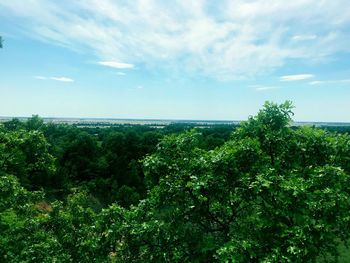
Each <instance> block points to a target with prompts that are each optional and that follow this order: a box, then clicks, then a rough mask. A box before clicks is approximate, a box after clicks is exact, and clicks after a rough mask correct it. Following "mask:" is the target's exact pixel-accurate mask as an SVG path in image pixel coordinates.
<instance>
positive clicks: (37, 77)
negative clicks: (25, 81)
mask: <svg viewBox="0 0 350 263" xmlns="http://www.w3.org/2000/svg"><path fill="white" fill-rule="evenodd" d="M33 78H35V79H40V80H47V77H44V76H34V77H33Z"/></svg>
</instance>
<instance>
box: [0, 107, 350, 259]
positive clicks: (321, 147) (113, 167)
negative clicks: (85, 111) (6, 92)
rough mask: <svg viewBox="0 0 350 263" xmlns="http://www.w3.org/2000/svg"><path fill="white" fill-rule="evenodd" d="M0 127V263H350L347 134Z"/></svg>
mask: <svg viewBox="0 0 350 263" xmlns="http://www.w3.org/2000/svg"><path fill="white" fill-rule="evenodd" d="M292 117H293V105H292V103H291V102H289V101H286V102H284V103H282V104H276V103H272V102H266V103H265V104H264V105H263V107H262V109H261V110H260V111H259V112H258V113H257V114H256V115H255V116H251V117H249V118H248V120H246V121H244V122H242V123H241V124H240V125H213V126H210V127H206V128H197V127H195V126H193V125H191V124H171V125H168V126H166V127H164V128H162V129H157V128H154V127H150V126H147V125H146V126H142V125H117V126H113V127H110V128H103V129H101V128H99V127H92V128H89V127H86V128H79V127H76V126H74V125H63V124H62V125H59V124H52V123H44V122H43V120H42V119H41V118H40V117H38V116H33V117H32V118H30V119H28V120H27V121H24V122H23V121H20V120H18V119H16V118H14V119H12V120H11V121H7V122H4V123H2V124H0V262H47V263H48V262H339V261H340V262H349V261H350V252H349V251H348V249H347V243H348V240H349V238H350V231H349V229H350V129H349V127H329V128H327V127H322V128H317V127H312V126H298V127H294V126H293V125H291V123H292Z"/></svg>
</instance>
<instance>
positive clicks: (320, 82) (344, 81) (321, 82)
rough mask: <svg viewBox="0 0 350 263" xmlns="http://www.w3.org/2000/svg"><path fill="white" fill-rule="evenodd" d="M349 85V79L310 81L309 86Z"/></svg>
mask: <svg viewBox="0 0 350 263" xmlns="http://www.w3.org/2000/svg"><path fill="white" fill-rule="evenodd" d="M344 83H350V79H337V80H322V81H321V80H315V81H310V82H309V84H310V85H321V84H344Z"/></svg>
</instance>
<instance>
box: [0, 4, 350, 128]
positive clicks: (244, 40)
mask: <svg viewBox="0 0 350 263" xmlns="http://www.w3.org/2000/svg"><path fill="white" fill-rule="evenodd" d="M0 35H1V36H2V38H3V39H4V42H3V48H2V49H0V116H31V115H32V114H39V115H40V116H42V117H93V118H99V117H100V118H146V119H196V120H198V119H202V120H244V119H246V118H247V117H248V116H250V115H254V114H255V113H256V112H257V111H258V110H259V109H260V108H261V107H262V105H263V104H264V102H265V101H267V100H269V101H274V102H277V103H281V102H283V101H285V100H291V101H292V102H293V104H294V106H295V109H294V112H295V116H294V119H295V120H297V121H334V122H350V5H349V2H348V0H293V1H282V0H222V1H209V0H206V1H205V0H196V1H187V0H178V1H170V0H169V1H168V0H158V1H155V0H135V1H126V0H76V1H71V0H60V1H49V0H11V1H9V0H0Z"/></svg>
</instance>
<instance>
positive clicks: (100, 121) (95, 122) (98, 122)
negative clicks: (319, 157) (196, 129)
mask: <svg viewBox="0 0 350 263" xmlns="http://www.w3.org/2000/svg"><path fill="white" fill-rule="evenodd" d="M11 119H13V117H0V123H1V122H6V121H9V120H11ZM17 119H19V120H21V121H26V120H27V119H28V117H17ZM43 120H44V122H45V123H57V124H69V125H79V126H80V125H82V126H90V125H92V126H110V125H112V126H113V125H151V126H152V125H154V126H166V125H169V124H194V125H234V124H236V125H237V124H239V123H240V122H241V121H238V120H232V121H230V120H169V119H114V118H43ZM292 125H294V126H303V125H311V126H317V127H319V126H350V122H294V123H293V124H292Z"/></svg>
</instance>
